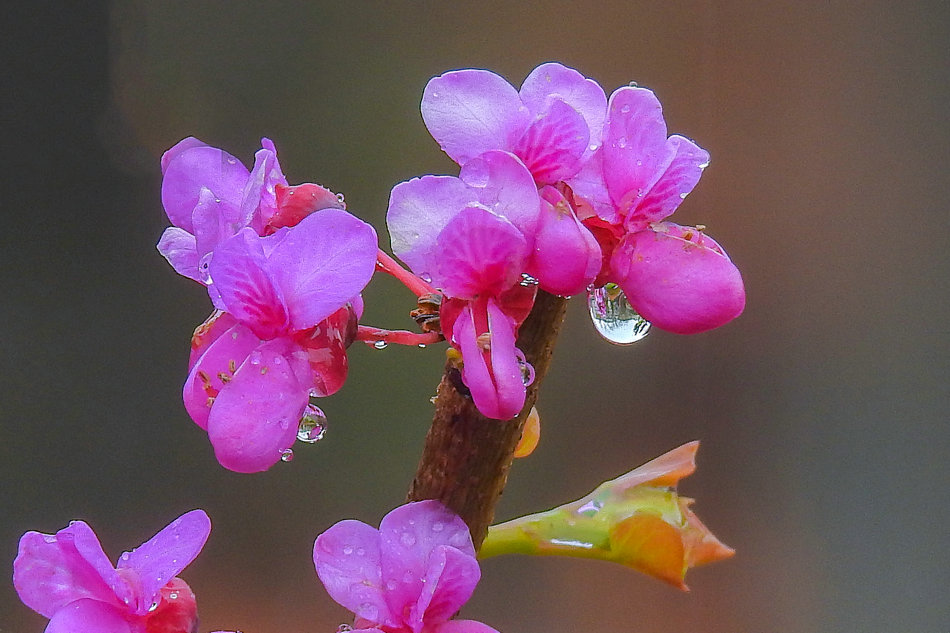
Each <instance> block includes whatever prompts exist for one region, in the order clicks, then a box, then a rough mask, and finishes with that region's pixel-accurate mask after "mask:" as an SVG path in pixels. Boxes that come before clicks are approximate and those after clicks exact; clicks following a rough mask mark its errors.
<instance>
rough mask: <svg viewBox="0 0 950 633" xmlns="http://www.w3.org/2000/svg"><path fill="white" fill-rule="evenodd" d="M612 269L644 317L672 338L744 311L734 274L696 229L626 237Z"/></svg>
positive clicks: (672, 227)
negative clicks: (667, 332) (672, 334)
mask: <svg viewBox="0 0 950 633" xmlns="http://www.w3.org/2000/svg"><path fill="white" fill-rule="evenodd" d="M611 269H612V272H613V274H614V275H615V276H616V280H615V281H616V283H617V284H618V285H619V286H620V287H621V288H622V289H623V291H624V293H626V295H627V300H628V301H630V305H631V306H633V308H634V309H635V310H636V311H637V312H638V313H639V314H640V315H642V316H643V318H645V319H646V320H647V321H650V322H651V323H653V325H655V326H656V327H658V328H660V329H663V330H667V331H670V332H675V333H677V334H695V333H697V332H704V331H706V330H711V329H713V328H715V327H719V326H720V325H723V324H725V323H728V322H729V321H731V320H732V319H734V318H736V317H737V316H739V315H740V314H741V313H742V310H743V308H744V307H745V289H744V288H743V285H742V277H741V275H740V274H739V269H738V268H736V266H735V264H733V263H732V262H731V261H730V260H729V258H728V257H727V256H726V254H725V251H723V250H722V248H721V247H720V246H719V245H718V244H717V243H716V242H715V241H714V240H713V239H712V238H710V237H708V236H707V235H705V234H704V233H702V232H701V231H699V230H697V229H692V228H689V227H682V226H679V225H677V224H673V223H671V222H662V223H660V224H657V225H654V226H653V227H652V228H650V229H647V230H645V231H639V232H637V233H630V234H628V235H627V236H626V237H625V238H624V239H623V241H621V242H620V244H619V245H618V247H617V249H616V250H615V251H614V254H613V257H612V258H611Z"/></svg>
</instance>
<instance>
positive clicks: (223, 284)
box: [210, 228, 353, 339]
mask: <svg viewBox="0 0 950 633" xmlns="http://www.w3.org/2000/svg"><path fill="white" fill-rule="evenodd" d="M261 242H262V239H261V238H259V237H258V236H257V235H255V233H254V231H252V230H251V229H250V228H245V229H243V230H241V232H239V233H238V234H237V235H235V236H234V237H232V238H230V239H229V240H227V241H225V242H223V243H222V244H221V245H220V246H219V247H218V248H217V249H216V250H215V253H214V258H212V260H211V267H210V270H211V278H212V279H213V280H214V288H215V290H216V291H218V292H219V293H220V294H221V300H222V301H223V303H224V305H225V307H226V308H227V312H229V313H230V314H231V315H233V316H234V317H235V318H236V319H237V320H238V321H240V322H241V323H243V324H244V325H246V326H247V327H249V328H251V330H253V331H254V333H255V334H256V335H257V336H259V337H261V338H262V339H271V338H274V337H276V336H279V335H280V334H281V333H283V332H285V331H286V330H287V328H288V326H289V325H290V315H288V313H287V307H286V303H285V301H284V297H283V295H282V293H281V288H280V287H279V286H278V284H277V283H276V280H275V279H274V278H273V277H272V276H271V270H273V269H272V268H271V267H270V266H268V262H267V260H266V259H265V257H264V250H263V245H262V243H261ZM352 294H353V293H350V295H352ZM350 295H347V296H350Z"/></svg>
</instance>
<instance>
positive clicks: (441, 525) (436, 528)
mask: <svg viewBox="0 0 950 633" xmlns="http://www.w3.org/2000/svg"><path fill="white" fill-rule="evenodd" d="M444 529H445V524H444V523H440V522H438V521H436V522H435V523H433V524H432V531H433V532H441V531H442V530H444Z"/></svg>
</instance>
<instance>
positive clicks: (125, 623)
mask: <svg viewBox="0 0 950 633" xmlns="http://www.w3.org/2000/svg"><path fill="white" fill-rule="evenodd" d="M46 633H144V629H143V626H142V623H141V622H136V621H134V620H133V621H129V620H128V619H126V616H125V614H124V613H123V612H122V610H120V609H119V608H118V607H115V606H113V605H111V604H107V603H105V602H99V601H98V600H92V599H89V598H85V599H82V600H77V601H75V602H71V603H70V604H68V605H66V606H64V607H63V608H61V609H59V610H58V611H57V612H56V613H55V614H54V615H53V617H52V619H51V620H50V622H49V624H48V625H47V626H46Z"/></svg>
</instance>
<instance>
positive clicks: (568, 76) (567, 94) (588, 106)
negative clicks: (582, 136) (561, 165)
mask: <svg viewBox="0 0 950 633" xmlns="http://www.w3.org/2000/svg"><path fill="white" fill-rule="evenodd" d="M520 95H521V100H522V101H523V102H524V104H525V105H526V106H528V108H529V109H530V110H531V112H532V113H535V114H537V113H539V112H543V111H545V110H546V109H547V106H548V104H550V102H551V101H552V100H554V99H560V100H561V101H563V102H564V103H566V104H567V105H569V106H571V107H572V108H574V109H575V110H577V112H578V113H580V115H581V116H583V117H584V120H585V121H586V122H587V128H588V130H589V136H590V143H591V145H599V144H600V141H601V134H602V133H603V128H604V119H605V118H606V116H607V95H606V94H604V89H603V88H601V87H600V84H598V83H597V82H596V81H594V80H593V79H588V78H586V77H584V75H582V74H580V73H579V72H577V71H576V70H574V69H573V68H568V67H567V66H563V65H561V64H558V63H557V62H549V63H547V64H541V65H540V66H538V67H537V68H535V69H534V70H532V71H531V74H530V75H528V77H527V78H526V79H525V80H524V83H523V84H521V92H520ZM590 151H592V150H590V149H589V148H588V152H590ZM588 155H589V154H588Z"/></svg>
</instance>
